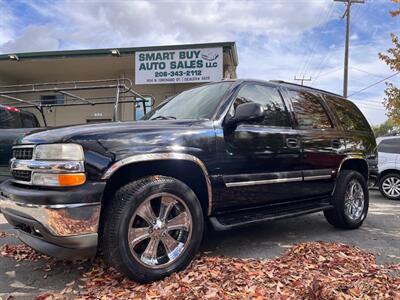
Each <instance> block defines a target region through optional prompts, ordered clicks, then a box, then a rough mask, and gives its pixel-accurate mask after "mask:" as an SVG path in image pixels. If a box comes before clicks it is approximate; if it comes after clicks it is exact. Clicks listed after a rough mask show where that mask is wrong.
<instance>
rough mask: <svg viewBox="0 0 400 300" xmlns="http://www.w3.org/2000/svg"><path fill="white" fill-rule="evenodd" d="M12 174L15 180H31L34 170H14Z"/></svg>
mask: <svg viewBox="0 0 400 300" xmlns="http://www.w3.org/2000/svg"><path fill="white" fill-rule="evenodd" d="M12 176H13V178H14V179H15V180H18V181H27V182H29V181H31V176H32V172H31V171H26V170H13V171H12Z"/></svg>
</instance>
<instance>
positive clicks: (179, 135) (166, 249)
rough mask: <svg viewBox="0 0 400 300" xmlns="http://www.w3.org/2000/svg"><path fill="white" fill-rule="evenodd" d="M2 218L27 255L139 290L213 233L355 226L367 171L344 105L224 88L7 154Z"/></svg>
mask: <svg viewBox="0 0 400 300" xmlns="http://www.w3.org/2000/svg"><path fill="white" fill-rule="evenodd" d="M13 151H14V152H13V156H14V158H13V160H12V163H11V171H12V174H13V179H12V180H8V181H6V182H4V183H3V184H2V185H0V208H1V211H2V213H3V214H4V216H5V217H6V218H7V220H8V222H9V223H10V224H12V225H14V226H15V227H16V228H18V229H19V230H18V232H19V237H20V239H21V240H22V241H23V242H25V243H26V244H28V245H30V246H31V247H33V248H35V249H37V250H39V251H41V252H43V253H46V254H49V255H51V256H56V257H59V258H64V259H70V258H73V259H76V258H78V257H83V256H93V255H95V254H96V252H97V251H98V250H99V249H100V250H101V251H102V253H104V255H105V257H106V259H107V261H108V262H109V263H110V264H111V265H112V266H114V267H115V268H116V269H117V270H119V271H120V272H122V273H123V274H125V275H126V276H127V277H128V278H130V279H133V280H136V281H138V282H148V281H153V280H158V279H160V278H163V277H165V276H167V275H169V274H171V273H173V272H176V271H179V270H182V269H184V268H185V267H186V266H187V265H188V264H189V263H190V261H191V260H192V259H193V257H194V255H195V254H196V253H197V251H198V249H199V246H200V243H201V240H202V238H203V230H204V226H205V222H208V223H209V224H210V225H211V226H212V227H213V228H214V229H216V230H226V229H232V228H237V227H242V226H247V225H259V224H262V223H264V222H266V221H269V220H274V219H280V218H288V217H295V216H299V215H303V214H308V213H314V212H318V211H323V212H324V215H325V217H326V219H327V221H328V222H329V223H330V224H332V225H333V226H335V227H338V228H343V229H356V228H358V227H359V226H361V224H362V223H363V221H364V219H365V218H366V216H367V212H368V205H369V196H368V189H367V181H368V174H369V170H372V169H374V168H376V166H377V153H376V142H375V138H374V134H373V132H372V130H371V128H370V126H369V125H368V122H367V121H366V119H365V118H364V116H363V115H362V113H361V112H360V111H359V110H358V108H357V107H356V106H355V105H354V104H353V103H351V102H350V101H348V100H346V99H344V98H342V97H341V96H338V95H336V94H332V93H329V92H325V91H321V90H316V89H312V88H309V87H303V86H299V85H294V84H290V83H285V82H275V81H274V82H264V81H253V80H236V81H223V82H218V83H212V84H208V85H205V86H201V87H197V88H194V89H191V90H187V91H185V92H182V93H181V94H178V95H177V96H175V97H173V98H171V99H169V100H168V101H165V102H163V103H162V104H161V105H160V106H158V107H157V108H155V109H154V110H153V111H151V112H150V113H148V114H147V115H145V117H144V118H143V120H142V121H138V122H125V123H112V124H93V125H83V126H73V127H65V128H57V129H51V130H47V131H42V132H37V133H34V134H31V135H28V136H26V137H24V138H23V139H22V140H20V141H18V144H17V145H16V146H15V147H14V150H13Z"/></svg>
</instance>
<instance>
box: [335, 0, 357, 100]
mask: <svg viewBox="0 0 400 300" xmlns="http://www.w3.org/2000/svg"><path fill="white" fill-rule="evenodd" d="M333 1H335V2H343V3H346V5H347V9H346V11H345V13H344V15H343V16H342V19H343V18H344V17H346V44H345V48H344V76H343V77H344V78H343V97H345V98H347V91H348V84H349V45H350V11H351V5H352V4H356V3H359V4H362V3H364V0H333Z"/></svg>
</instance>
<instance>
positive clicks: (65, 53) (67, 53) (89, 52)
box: [0, 42, 239, 66]
mask: <svg viewBox="0 0 400 300" xmlns="http://www.w3.org/2000/svg"><path fill="white" fill-rule="evenodd" d="M212 47H223V48H224V49H230V50H231V51H232V59H233V62H234V64H235V66H237V65H238V64H239V60H238V55H237V49H236V43H235V42H221V43H202V44H181V45H166V46H149V47H128V48H124V47H122V48H103V49H84V50H60V51H39V52H22V53H8V54H0V60H9V59H10V56H13V55H16V56H17V57H18V59H40V58H46V59H49V58H70V57H85V56H104V55H106V56H111V50H118V51H119V53H120V54H121V55H123V54H133V53H135V52H138V51H159V50H177V49H193V48H212Z"/></svg>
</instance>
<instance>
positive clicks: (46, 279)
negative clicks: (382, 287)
mask: <svg viewBox="0 0 400 300" xmlns="http://www.w3.org/2000/svg"><path fill="white" fill-rule="evenodd" d="M1 231H2V232H7V233H13V229H12V228H11V227H10V226H9V225H8V224H7V223H6V221H5V220H4V218H3V217H2V216H1V215H0V232H1ZM304 241H330V242H340V243H345V244H349V245H354V246H358V247H360V248H362V249H364V250H367V251H370V252H373V253H374V254H376V255H377V259H378V263H381V264H389V263H400V201H390V200H387V199H384V198H383V197H382V196H381V195H380V193H379V192H378V191H371V193H370V210H369V214H368V217H367V219H366V221H365V222H364V224H363V226H362V227H361V228H360V229H358V230H351V231H346V230H338V229H335V228H333V227H332V226H330V225H329V224H328V223H327V222H326V221H325V219H324V216H323V214H322V213H317V214H313V215H307V216H303V217H298V218H294V219H286V220H280V221H274V222H269V223H266V224H264V225H262V226H260V225H259V226H255V227H254V226H253V227H248V228H243V229H238V230H232V231H226V232H207V236H206V237H205V238H204V241H203V245H202V250H203V251H208V252H211V255H225V256H232V257H241V258H274V257H276V256H279V255H281V254H282V253H283V252H284V251H285V249H287V248H288V247H290V246H291V245H293V244H295V243H299V242H304ZM17 243H19V242H18V240H17V239H16V238H15V237H13V236H9V237H6V238H0V246H2V245H4V244H17ZM48 264H49V261H47V260H39V261H36V262H32V261H26V260H23V261H20V262H17V261H15V260H14V259H12V258H6V257H1V256H0V299H3V300H5V299H32V298H34V296H35V295H38V294H41V293H44V292H47V291H52V290H53V291H61V290H62V289H64V288H65V286H66V284H68V283H72V284H73V283H74V282H75V284H74V285H76V284H77V282H78V280H79V278H80V277H81V274H82V273H83V272H84V271H85V270H88V269H89V268H90V266H91V262H85V263H83V264H72V263H66V262H57V263H55V264H54V263H52V264H51V265H50V266H48ZM12 297H14V298H12Z"/></svg>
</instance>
